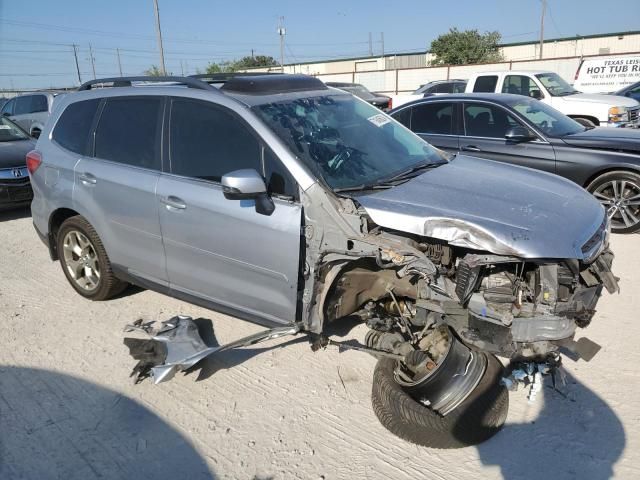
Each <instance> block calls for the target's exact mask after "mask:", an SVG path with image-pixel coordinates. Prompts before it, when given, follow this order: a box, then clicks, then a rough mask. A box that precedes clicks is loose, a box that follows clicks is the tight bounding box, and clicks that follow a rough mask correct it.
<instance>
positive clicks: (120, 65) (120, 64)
mask: <svg viewBox="0 0 640 480" xmlns="http://www.w3.org/2000/svg"><path fill="white" fill-rule="evenodd" d="M116 54H117V55H118V71H119V72H120V76H122V63H120V49H119V48H116Z"/></svg>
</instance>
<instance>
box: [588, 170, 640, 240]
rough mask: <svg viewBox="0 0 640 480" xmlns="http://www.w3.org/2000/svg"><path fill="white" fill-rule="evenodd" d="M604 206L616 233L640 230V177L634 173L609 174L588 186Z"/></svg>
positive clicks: (612, 228) (612, 229) (617, 172)
mask: <svg viewBox="0 0 640 480" xmlns="http://www.w3.org/2000/svg"><path fill="white" fill-rule="evenodd" d="M587 190H588V191H589V192H590V193H591V194H592V195H593V196H594V197H596V199H597V200H598V201H599V202H600V203H601V204H602V205H603V206H604V208H605V209H606V210H607V215H609V218H610V219H611V231H612V232H614V233H634V232H637V231H638V230H640V175H638V174H637V173H634V172H624V171H616V172H608V173H605V174H603V175H600V176H599V177H598V178H596V179H595V180H594V181H593V182H591V183H590V184H589V186H587Z"/></svg>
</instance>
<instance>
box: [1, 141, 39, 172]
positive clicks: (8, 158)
mask: <svg viewBox="0 0 640 480" xmlns="http://www.w3.org/2000/svg"><path fill="white" fill-rule="evenodd" d="M35 145H36V142H34V141H33V140H16V141H14V142H0V168H12V167H24V166H26V164H27V153H29V151H30V150H33V149H34V148H35Z"/></svg>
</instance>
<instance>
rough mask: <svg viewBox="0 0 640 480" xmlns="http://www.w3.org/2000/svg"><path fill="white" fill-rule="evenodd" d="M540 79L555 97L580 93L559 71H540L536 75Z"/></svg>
mask: <svg viewBox="0 0 640 480" xmlns="http://www.w3.org/2000/svg"><path fill="white" fill-rule="evenodd" d="M536 77H537V78H538V80H540V82H541V83H542V85H544V87H545V88H546V89H547V90H548V91H549V93H550V94H551V95H552V96H554V97H563V96H565V95H573V94H574V93H580V92H578V90H576V89H575V88H573V87H572V86H571V85H569V84H568V83H567V82H565V81H564V79H563V78H562V77H561V76H560V75H558V74H557V73H539V74H538V75H536Z"/></svg>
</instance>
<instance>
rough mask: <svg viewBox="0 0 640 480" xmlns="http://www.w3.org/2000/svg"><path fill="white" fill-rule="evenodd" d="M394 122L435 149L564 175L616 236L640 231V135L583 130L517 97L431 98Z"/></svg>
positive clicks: (406, 108)
mask: <svg viewBox="0 0 640 480" xmlns="http://www.w3.org/2000/svg"><path fill="white" fill-rule="evenodd" d="M390 115H391V116H392V117H393V118H395V119H396V120H398V121H400V122H401V123H402V124H403V125H405V126H407V127H408V128H410V129H411V130H413V131H414V132H415V133H417V134H418V135H420V136H421V137H422V138H423V139H425V140H426V141H427V142H429V143H430V144H432V145H434V146H436V147H438V148H442V149H444V150H447V151H449V152H453V153H460V152H469V153H470V154H472V155H474V156H476V157H482V158H486V159H490V160H497V161H499V162H506V163H511V164H514V165H519V166H523V167H529V168H535V169H538V170H544V171H547V172H550V173H555V174H558V175H561V176H563V177H565V178H568V179H569V180H572V181H573V182H575V183H577V184H578V185H581V186H583V187H584V188H586V189H587V190H588V191H589V192H591V193H592V194H593V195H594V196H595V197H596V198H597V199H598V200H599V201H600V202H601V203H602V204H603V206H604V207H605V208H606V209H607V211H608V212H609V217H610V218H611V228H612V230H613V231H614V232H616V233H632V232H636V231H638V230H640V131H638V130H635V129H629V128H603V127H596V128H593V127H584V126H582V125H580V124H579V123H577V122H575V121H574V120H572V119H571V118H569V117H567V116H566V115H564V114H562V113H560V112H558V111H557V110H555V109H553V108H551V107H549V106H548V105H546V104H544V103H542V102H540V101H538V100H535V99H533V98H526V97H523V96H520V95H509V94H491V93H486V94H479V93H471V94H462V95H449V96H447V97H446V98H443V97H435V98H434V97H432V98H428V99H424V100H420V101H416V102H413V103H411V104H407V105H404V106H403V107H400V108H399V109H397V110H392V111H391V112H390Z"/></svg>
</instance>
